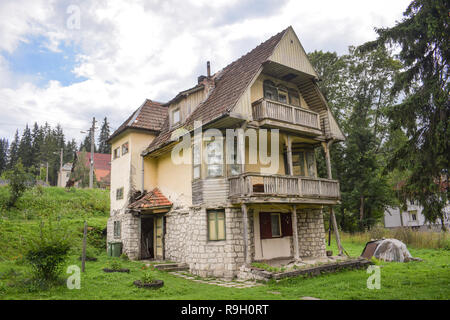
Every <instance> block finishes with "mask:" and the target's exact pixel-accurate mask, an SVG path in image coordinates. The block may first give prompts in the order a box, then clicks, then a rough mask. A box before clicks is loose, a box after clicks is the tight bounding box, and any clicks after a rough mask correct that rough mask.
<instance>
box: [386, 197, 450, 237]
mask: <svg viewBox="0 0 450 320" xmlns="http://www.w3.org/2000/svg"><path fill="white" fill-rule="evenodd" d="M422 210H423V208H422V207H421V206H419V205H416V204H414V203H411V202H408V208H407V210H406V211H404V210H401V209H400V208H389V209H387V210H386V211H385V212H384V226H385V227H386V228H398V227H401V226H404V227H408V228H412V229H417V230H422V231H427V230H430V229H431V230H433V231H440V230H441V221H436V223H433V224H430V223H425V216H424V215H423V214H422ZM444 210H445V217H444V224H445V225H446V227H447V228H449V227H450V205H447V206H446V207H445V209H444ZM400 213H401V214H400Z"/></svg>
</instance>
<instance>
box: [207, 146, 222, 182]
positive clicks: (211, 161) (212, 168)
mask: <svg viewBox="0 0 450 320" xmlns="http://www.w3.org/2000/svg"><path fill="white" fill-rule="evenodd" d="M206 154H207V175H208V177H218V176H222V175H223V144H222V141H219V140H212V141H210V142H208V143H207V145H206Z"/></svg>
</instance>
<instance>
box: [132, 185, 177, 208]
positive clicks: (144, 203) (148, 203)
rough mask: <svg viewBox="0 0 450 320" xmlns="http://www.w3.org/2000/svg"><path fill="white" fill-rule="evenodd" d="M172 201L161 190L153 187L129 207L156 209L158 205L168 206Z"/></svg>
mask: <svg viewBox="0 0 450 320" xmlns="http://www.w3.org/2000/svg"><path fill="white" fill-rule="evenodd" d="M170 206H172V202H170V201H169V199H167V197H166V196H165V195H164V194H162V192H161V191H160V190H159V189H158V188H155V189H153V190H152V191H150V192H148V193H146V194H145V195H144V196H143V197H142V198H140V199H139V200H136V201H135V202H133V203H131V204H130V205H129V206H128V208H129V209H157V208H160V207H170Z"/></svg>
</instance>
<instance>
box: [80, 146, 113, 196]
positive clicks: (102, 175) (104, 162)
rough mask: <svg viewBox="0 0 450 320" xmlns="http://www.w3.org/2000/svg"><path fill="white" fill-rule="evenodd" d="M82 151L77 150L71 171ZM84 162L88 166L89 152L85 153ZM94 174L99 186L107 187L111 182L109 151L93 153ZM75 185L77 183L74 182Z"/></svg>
mask: <svg viewBox="0 0 450 320" xmlns="http://www.w3.org/2000/svg"><path fill="white" fill-rule="evenodd" d="M81 154H82V152H80V151H78V152H77V153H76V157H75V159H74V161H73V165H72V171H73V168H75V164H76V162H77V160H78V158H79V157H80V155H81ZM85 155H86V156H85V159H84V163H85V165H86V166H87V167H88V168H89V163H90V161H91V153H90V152H86V153H85ZM94 176H95V179H96V181H97V182H98V184H99V185H100V187H101V188H109V185H110V182H111V155H110V154H109V153H94ZM75 185H77V183H75Z"/></svg>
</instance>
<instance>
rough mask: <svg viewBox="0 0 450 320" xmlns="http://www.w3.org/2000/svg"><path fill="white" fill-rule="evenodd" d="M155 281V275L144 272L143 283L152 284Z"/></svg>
mask: <svg viewBox="0 0 450 320" xmlns="http://www.w3.org/2000/svg"><path fill="white" fill-rule="evenodd" d="M154 280H155V277H154V276H153V273H151V272H150V271H147V272H144V273H143V274H142V277H141V281H142V283H152V282H153V281H154Z"/></svg>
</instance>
